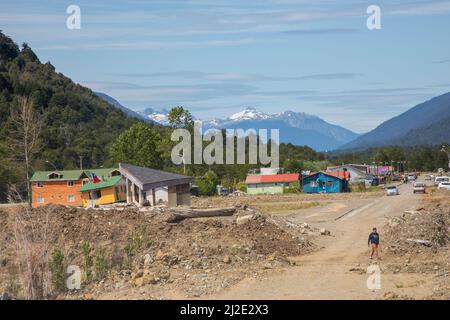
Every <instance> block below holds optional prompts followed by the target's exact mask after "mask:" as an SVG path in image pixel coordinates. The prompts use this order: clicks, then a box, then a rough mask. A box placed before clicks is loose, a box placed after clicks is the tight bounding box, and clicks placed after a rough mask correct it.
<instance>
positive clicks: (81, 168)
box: [79, 156, 83, 170]
mask: <svg viewBox="0 0 450 320" xmlns="http://www.w3.org/2000/svg"><path fill="white" fill-rule="evenodd" d="M79 157H80V170H83V156H79Z"/></svg>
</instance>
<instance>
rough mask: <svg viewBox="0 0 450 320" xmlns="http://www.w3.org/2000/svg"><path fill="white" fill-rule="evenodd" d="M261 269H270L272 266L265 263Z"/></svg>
mask: <svg viewBox="0 0 450 320" xmlns="http://www.w3.org/2000/svg"><path fill="white" fill-rule="evenodd" d="M263 269H264V270H268V269H272V265H271V264H270V263H265V264H264V265H263Z"/></svg>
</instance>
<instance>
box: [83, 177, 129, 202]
mask: <svg viewBox="0 0 450 320" xmlns="http://www.w3.org/2000/svg"><path fill="white" fill-rule="evenodd" d="M79 192H81V200H82V203H83V207H85V208H86V207H90V208H94V207H95V206H99V205H105V204H111V203H116V202H123V201H126V199H127V198H126V185H125V180H124V179H123V178H122V176H121V175H115V176H103V177H102V178H101V179H100V181H99V182H94V181H93V180H92V179H91V180H90V181H89V182H88V183H86V184H84V185H83V186H82V187H81V188H80V189H79Z"/></svg>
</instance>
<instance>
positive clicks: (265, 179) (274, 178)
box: [245, 173, 300, 184]
mask: <svg viewBox="0 0 450 320" xmlns="http://www.w3.org/2000/svg"><path fill="white" fill-rule="evenodd" d="M299 177H300V175H299V174H298V173H282V174H257V175H252V176H247V179H245V183H247V184H248V183H273V182H295V181H298V180H299Z"/></svg>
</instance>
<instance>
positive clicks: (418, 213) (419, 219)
mask: <svg viewBox="0 0 450 320" xmlns="http://www.w3.org/2000/svg"><path fill="white" fill-rule="evenodd" d="M426 204H427V205H426V206H425V207H422V208H419V209H418V210H414V211H406V212H405V213H404V214H403V216H402V217H399V218H393V219H391V220H390V221H389V223H388V226H387V232H386V235H385V243H386V244H388V245H387V247H386V248H385V254H386V257H387V259H386V260H387V261H389V263H388V264H387V265H386V267H387V270H389V271H391V272H393V273H402V272H407V273H423V274H434V282H435V285H434V290H435V292H434V295H433V296H432V297H430V298H439V299H449V298H450V209H449V208H450V207H449V204H450V200H449V199H447V197H445V198H443V197H441V196H439V195H437V196H434V197H432V198H428V199H427V202H426Z"/></svg>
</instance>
